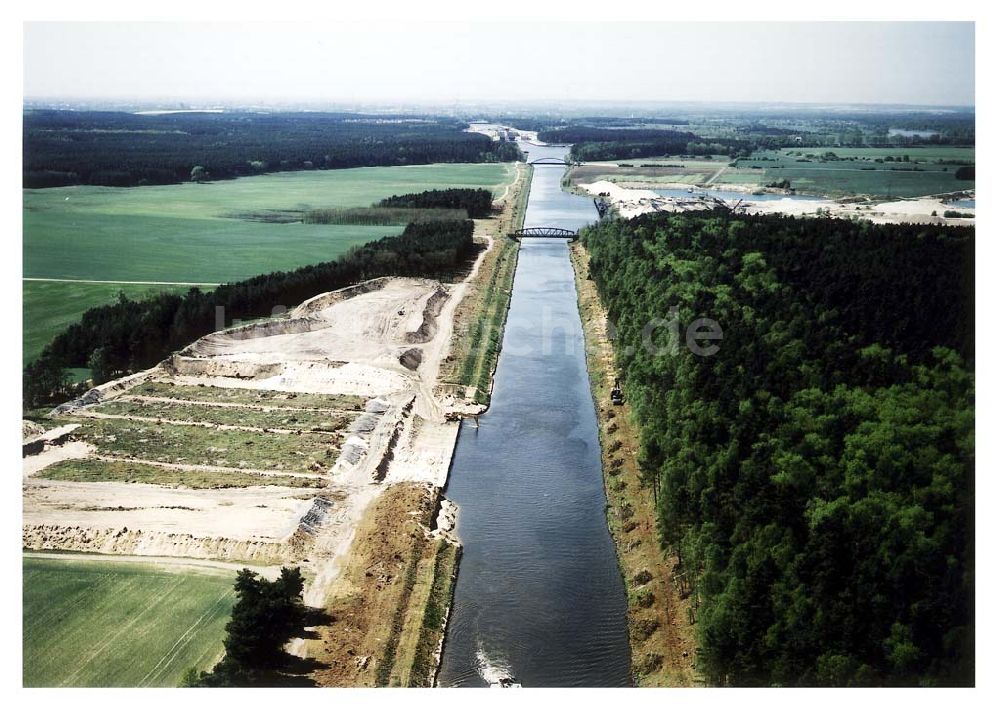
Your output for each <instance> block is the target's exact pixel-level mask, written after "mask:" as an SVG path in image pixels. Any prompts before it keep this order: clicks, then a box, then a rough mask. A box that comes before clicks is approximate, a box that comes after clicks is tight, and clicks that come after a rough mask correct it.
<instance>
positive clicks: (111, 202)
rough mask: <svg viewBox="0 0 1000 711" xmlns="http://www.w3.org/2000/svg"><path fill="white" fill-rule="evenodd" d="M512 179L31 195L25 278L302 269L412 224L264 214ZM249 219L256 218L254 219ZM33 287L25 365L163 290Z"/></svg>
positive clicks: (345, 174) (209, 276) (155, 277)
mask: <svg viewBox="0 0 1000 711" xmlns="http://www.w3.org/2000/svg"><path fill="white" fill-rule="evenodd" d="M512 171H513V167H512V166H511V165H507V164H440V165H429V166H403V167H393V168H355V169H350V170H330V171H302V172H293V173H279V174H274V175H262V176H256V177H252V178H242V179H239V180H229V181H220V182H217V183H208V184H194V183H185V184H181V185H162V186H148V187H141V188H104V187H92V186H72V187H65V188H48V189H45V190H25V191H24V192H23V207H24V211H23V214H24V234H23V254H24V257H23V266H24V276H25V277H30V278H38V279H77V280H97V281H111V282H129V281H146V282H171V283H177V282H205V283H210V284H215V283H220V282H224V281H234V280H239V279H244V278H247V277H250V276H254V275H256V274H261V273H265V272H271V271H276V270H287V269H293V268H295V267H299V266H303V265H306V264H315V263H317V262H322V261H326V260H330V259H334V258H336V257H337V256H339V255H341V254H343V253H344V252H346V251H347V250H348V249H350V248H351V247H354V246H356V245H359V244H364V243H366V242H370V241H371V240H373V239H378V238H379V237H383V236H385V235H388V234H398V233H399V232H400V231H401V229H402V225H355V224H337V225H323V224H304V223H302V222H291V223H274V222H266V221H259V220H258V219H255V216H259V215H260V214H262V213H267V212H269V211H273V212H278V213H280V212H282V211H284V212H288V211H292V212H296V211H307V210H314V209H325V208H349V207H364V206H368V205H371V204H372V203H373V202H375V201H376V200H379V199H381V198H384V197H388V196H390V195H393V194H400V193H407V192H416V191H420V190H429V189H441V188H462V187H485V188H489V189H491V190H493V191H495V192H497V193H499V192H502V189H503V185H504V184H505V183H506V182H507V181H509V179H510V178H511V177H512V175H513V173H512ZM248 216H250V217H253V218H254V219H244V218H246V217H248ZM23 284H24V292H23V293H24V350H25V356H26V358H30V357H33V356H34V355H37V353H38V351H39V350H40V348H41V347H42V345H44V344H45V343H47V342H48V341H49V340H51V338H52V337H53V336H54V335H55V334H56V333H57V332H58V331H59V330H60V329H61V328H63V327H64V326H65V325H66V324H67V323H70V322H73V321H75V320H76V319H77V318H79V316H80V314H82V313H83V311H85V310H86V309H87V308H89V307H91V306H95V305H98V304H101V303H106V302H107V301H108V300H110V299H113V298H114V297H115V295H117V293H118V291H119V289H125V290H126V293H129V295H131V296H138V295H140V294H145V293H148V292H149V291H150V290H151V289H156V288H158V287H155V286H150V285H122V286H120V285H118V284H100V285H94V284H84V285H81V284H72V283H68V282H24V283H23ZM165 288H173V289H174V290H176V287H169V286H168V287H165ZM180 288H181V289H182V290H183V289H186V288H187V287H180Z"/></svg>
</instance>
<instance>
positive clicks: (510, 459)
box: [438, 145, 630, 687]
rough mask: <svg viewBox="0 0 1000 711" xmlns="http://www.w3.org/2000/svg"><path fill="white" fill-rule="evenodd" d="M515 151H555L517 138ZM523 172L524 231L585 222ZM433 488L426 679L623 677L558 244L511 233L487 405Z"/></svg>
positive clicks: (589, 409) (599, 489) (620, 603)
mask: <svg viewBox="0 0 1000 711" xmlns="http://www.w3.org/2000/svg"><path fill="white" fill-rule="evenodd" d="M522 148H523V149H525V150H527V151H528V152H529V156H528V157H529V160H534V159H536V158H542V157H547V156H555V157H562V156H563V155H564V154H565V153H566V150H567V149H566V148H565V147H561V148H560V147H545V148H541V147H537V146H527V145H525V146H522ZM563 172H564V171H563V169H562V168H561V167H558V166H556V167H545V166H539V167H536V168H535V172H534V177H533V179H532V183H531V193H530V197H529V202H528V209H527V215H526V218H525V223H524V224H525V227H533V226H534V227H543V226H548V227H564V228H569V229H576V228H578V227H580V226H582V225H585V224H587V223H589V222H592V221H594V220H595V219H596V217H597V215H596V211H595V209H594V206H593V203H592V201H591V200H589V199H587V198H582V197H579V196H575V195H571V194H569V193H565V192H563V191H562V190H561V189H560V180H561V178H562V175H563ZM446 495H447V497H448V498H449V499H451V500H452V501H455V502H456V503H457V504H458V506H459V517H458V529H457V531H458V536H459V538H460V539H461V540H462V544H463V552H462V560H461V564H460V566H459V574H458V580H457V583H456V586H455V599H454V604H453V606H452V610H451V617H450V620H449V623H448V630H447V634H446V637H445V644H444V652H443V659H442V664H441V670H440V674H439V677H438V683H439V684H440V685H441V686H486V685H488V684H489V683H490V682H495V681H497V680H498V679H500V678H502V677H514V678H516V679H517V681H518V682H520V683H521V684H523V685H524V686H526V687H545V686H623V685H627V684H629V683H630V674H629V647H628V637H627V629H626V624H627V623H626V602H625V590H624V586H623V584H622V580H621V576H620V574H619V570H618V562H617V558H616V554H615V549H614V544H613V542H612V540H611V536H610V534H609V533H608V529H607V519H606V517H605V496H604V487H603V482H602V476H601V453H600V445H599V443H598V438H597V420H596V416H595V414H594V406H593V400H592V399H591V395H590V388H589V385H588V380H587V370H586V362H585V357H584V345H583V332H582V327H581V324H580V317H579V313H578V311H577V304H576V288H575V285H574V281H573V269H572V266H571V264H570V261H569V253H568V246H567V244H566V243H565V242H564V241H562V240H551V239H526V240H524V241H523V242H522V245H521V252H520V255H519V258H518V264H517V271H516V274H515V277H514V291H513V296H512V298H511V305H510V312H509V314H508V318H507V326H506V329H505V332H504V340H503V349H502V351H501V353H500V360H499V362H498V366H497V372H496V379H495V386H494V390H493V397H492V401H491V405H490V409H489V410H488V411H487V412H486V413H485V414H484V415H483V416H481V417H480V418H479V423H478V427H477V426H476V423H475V422H474V421H472V420H465V421H464V422H463V424H462V429H461V431H460V434H459V439H458V445H457V447H456V450H455V456H454V459H453V461H452V466H451V473H450V476H449V480H448V487H447V491H446Z"/></svg>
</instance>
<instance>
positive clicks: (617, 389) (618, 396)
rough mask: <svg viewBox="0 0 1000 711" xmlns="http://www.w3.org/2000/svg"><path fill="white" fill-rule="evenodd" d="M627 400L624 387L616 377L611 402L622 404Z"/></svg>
mask: <svg viewBox="0 0 1000 711" xmlns="http://www.w3.org/2000/svg"><path fill="white" fill-rule="evenodd" d="M624 402H625V397H624V395H622V387H621V384H620V383H619V382H618V378H615V386H614V387H613V388H611V404H612V405H621V404H622V403H624Z"/></svg>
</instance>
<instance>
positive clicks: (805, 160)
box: [713, 146, 976, 197]
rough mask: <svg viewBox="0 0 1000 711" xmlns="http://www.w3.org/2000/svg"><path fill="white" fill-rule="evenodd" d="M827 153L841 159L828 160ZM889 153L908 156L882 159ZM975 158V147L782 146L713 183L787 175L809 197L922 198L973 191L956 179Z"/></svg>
mask: <svg viewBox="0 0 1000 711" xmlns="http://www.w3.org/2000/svg"><path fill="white" fill-rule="evenodd" d="M828 151H829V152H830V153H833V154H834V155H836V156H837V158H839V159H840V160H827V159H824V157H823V156H824V154H826V153H827V152H828ZM886 156H892V157H893V158H902V157H904V156H905V157H907V158H909V160H908V161H906V162H902V161H892V162H880V160H881V159H884V158H885V157H886ZM974 161H975V149H974V148H961V147H956V146H933V147H913V148H799V149H794V150H790V149H783V150H780V151H761V152H758V153H755V154H754V155H752V156H751V157H750V158H743V159H741V160H739V161H737V163H736V167H735V168H730V169H727V170H726V171H725V172H724V173H723V174H722V175H720V176H719V177H718V178H717V179H716V180H715V181H713V182H714V183H718V184H727V183H728V184H749V185H759V186H763V185H766V184H767V183H772V182H777V181H781V180H785V179H787V180H789V181H790V182H791V184H792V187H793V188H795V189H796V190H797V191H798V192H800V193H806V194H811V195H827V196H830V197H843V196H847V195H877V196H886V195H891V196H893V197H919V196H922V195H936V194H940V193H951V192H958V191H960V190H972V189H974V188H975V187H976V184H975V181H972V180H957V179H956V178H955V170H957V168H958V167H959V166H961V165H965V164H970V163H973V162H974Z"/></svg>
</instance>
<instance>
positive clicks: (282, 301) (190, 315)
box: [23, 220, 475, 408]
mask: <svg viewBox="0 0 1000 711" xmlns="http://www.w3.org/2000/svg"><path fill="white" fill-rule="evenodd" d="M472 233H473V223H472V222H471V221H470V220H457V221H449V222H421V223H414V224H410V225H407V227H406V229H405V230H404V231H403V233H402V234H401V235H399V236H395V237H383V238H382V239H380V240H377V241H375V242H370V243H368V244H366V245H363V246H360V247H356V248H354V249H352V250H351V251H350V252H348V253H347V254H345V255H343V256H342V257H340V258H338V259H336V260H333V261H330V262H323V263H321V264H315V265H312V266H308V267H302V268H300V269H296V270H294V271H289V272H273V273H270V274H263V275H261V276H256V277H253V278H251V279H247V280H245V281H240V282H235V283H232V284H223V285H221V286H219V287H217V288H216V289H214V290H213V291H211V292H210V293H205V292H202V291H200V290H199V289H196V288H195V289H191V290H190V291H188V292H187V293H186V294H184V295H177V294H160V295H158V296H154V297H150V298H146V299H142V300H138V301H135V300H132V299H128V298H126V297H125V296H120V297H119V299H118V301H117V302H115V303H113V304H108V305H106V306H98V307H96V308H92V309H89V310H88V311H86V312H85V313H84V314H83V316H82V317H81V319H80V322H79V323H75V324H73V325H71V326H69V327H68V328H67V329H66V330H65V331H63V332H62V333H60V334H59V335H58V336H56V337H55V339H53V341H52V342H51V343H50V344H49V345H47V346H46V347H45V349H44V350H43V351H42V353H41V355H40V356H39V357H38V358H37V359H36V360H34V361H33V362H32V363H30V364H29V365H28V366H27V367H26V368H25V369H24V378H23V383H24V405H25V407H28V408H31V407H36V406H39V405H42V404H45V403H50V402H56V401H61V400H65V399H67V398H68V397H69V396H71V392H70V386H69V383H68V381H67V377H68V376H67V373H66V369H67V368H72V367H83V366H87V367H89V368H90V369H91V370H92V372H93V376H94V381H95V384H97V383H101V382H105V381H107V380H110V379H112V378H115V377H118V376H120V375H122V374H125V373H128V372H133V371H138V370H142V369H144V368H149V367H151V366H153V365H155V364H156V363H158V362H159V361H160V360H162V359H163V358H165V357H166V356H167V355H169V354H170V353H171V352H172V351H175V350H177V349H179V348H181V347H183V346H185V345H187V344H189V343H190V342H192V341H194V340H195V339H197V338H200V337H201V336H204V335H205V334H208V333H211V332H212V331H215V330H216V329H217V328H218V327H219V325H218V323H217V318H219V316H218V314H219V313H221V314H222V315H224V319H225V323H227V324H228V323H232V322H233V321H234V320H247V319H254V318H260V317H264V316H270V315H271V314H272V311H273V309H274V308H276V307H278V306H286V307H291V306H294V305H296V304H299V303H301V302H302V301H305V300H306V299H308V298H310V297H312V296H315V295H316V294H320V293H323V292H325V291H332V290H335V289H340V288H343V287H345V286H350V285H351V284H356V283H358V282H361V281H365V280H367V279H372V278H375V277H380V276H390V275H392V276H421V277H439V278H440V277H447V276H449V275H451V274H453V273H454V272H455V270H456V269H458V268H460V267H461V266H462V265H463V264H464V263H465V262H466V261H467V260H468V259H469V258H470V257H471V256H472V254H473V253H474V251H475V247H474V246H473V240H472Z"/></svg>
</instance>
